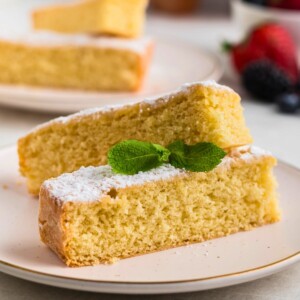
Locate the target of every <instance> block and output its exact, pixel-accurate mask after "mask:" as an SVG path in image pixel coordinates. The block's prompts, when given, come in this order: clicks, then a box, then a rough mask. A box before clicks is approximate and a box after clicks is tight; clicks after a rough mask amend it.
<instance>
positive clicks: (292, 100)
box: [276, 93, 300, 114]
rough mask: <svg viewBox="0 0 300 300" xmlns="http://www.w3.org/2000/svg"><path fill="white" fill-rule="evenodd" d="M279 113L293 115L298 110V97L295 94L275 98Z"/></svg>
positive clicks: (299, 105) (299, 98)
mask: <svg viewBox="0 0 300 300" xmlns="http://www.w3.org/2000/svg"><path fill="white" fill-rule="evenodd" d="M276 103H277V104H278V108H279V111H281V112H283V113H288V114H293V113H295V112H297V110H298V109H299V108H300V96H299V95H297V94H296V93H286V94H281V95H279V96H277V97H276Z"/></svg>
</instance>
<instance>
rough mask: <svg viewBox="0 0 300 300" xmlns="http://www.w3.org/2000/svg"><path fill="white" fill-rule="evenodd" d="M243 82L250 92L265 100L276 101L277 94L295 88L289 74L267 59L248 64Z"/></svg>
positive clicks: (243, 74) (243, 75)
mask: <svg viewBox="0 0 300 300" xmlns="http://www.w3.org/2000/svg"><path fill="white" fill-rule="evenodd" d="M242 82H243V85H244V87H245V88H246V89H247V90H248V91H249V93H250V94H252V95H253V96H254V97H256V98H258V99H260V100H263V101H265V102H274V99H275V97H276V96H278V95H280V94H284V93H286V92H289V91H292V90H293V83H292V81H291V80H290V78H289V77H288V75H286V74H285V73H284V72H283V71H282V70H281V69H279V68H278V67H276V65H274V64H273V63H272V62H270V61H269V60H265V59H264V60H258V61H255V62H253V63H250V64H249V65H247V66H246V67H245V69H244V71H243V73H242Z"/></svg>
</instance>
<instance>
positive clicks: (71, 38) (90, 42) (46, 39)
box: [0, 29, 152, 53]
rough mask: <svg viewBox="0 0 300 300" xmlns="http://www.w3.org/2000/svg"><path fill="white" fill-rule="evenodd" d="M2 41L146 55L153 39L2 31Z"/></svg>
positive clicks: (0, 33)
mask: <svg viewBox="0 0 300 300" xmlns="http://www.w3.org/2000/svg"><path fill="white" fill-rule="evenodd" d="M0 39H1V40H5V41H7V42H10V43H21V44H26V45H29V46H34V47H35V46H37V47H57V46H59V47H61V46H76V47H78V46H79V47H84V46H90V47H97V48H113V49H126V50H130V51H133V52H136V53H145V51H146V50H147V48H148V47H149V45H150V44H151V43H152V39H151V38H149V37H143V38H138V39H125V38H116V37H103V36H99V37H97V36H91V35H86V34H61V33H56V32H52V31H46V30H45V31H44V30H42V31H32V32H25V33H23V32H14V33H13V34H12V32H10V31H7V30H6V31H4V30H1V29H0Z"/></svg>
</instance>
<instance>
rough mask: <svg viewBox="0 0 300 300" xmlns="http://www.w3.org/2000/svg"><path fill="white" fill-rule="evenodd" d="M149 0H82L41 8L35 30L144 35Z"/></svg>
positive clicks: (36, 15) (37, 15)
mask: <svg viewBox="0 0 300 300" xmlns="http://www.w3.org/2000/svg"><path fill="white" fill-rule="evenodd" d="M147 4H148V0H125V1H124V0H81V1H76V2H73V3H69V4H60V5H54V6H50V7H45V8H40V9H37V10H36V11H35V12H34V13H33V16H32V19H33V26H34V28H35V29H47V30H53V31H57V32H62V33H93V34H109V35H116V36H122V37H131V38H132V37H139V36H141V35H142V32H143V27H144V20H145V10H146V7H147Z"/></svg>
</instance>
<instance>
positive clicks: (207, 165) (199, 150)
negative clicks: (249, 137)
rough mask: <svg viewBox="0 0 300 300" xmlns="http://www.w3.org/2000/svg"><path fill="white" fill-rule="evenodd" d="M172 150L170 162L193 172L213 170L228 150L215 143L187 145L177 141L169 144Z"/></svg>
mask: <svg viewBox="0 0 300 300" xmlns="http://www.w3.org/2000/svg"><path fill="white" fill-rule="evenodd" d="M168 149H169V150H170V152H171V155H170V157H169V161H170V164H171V165H172V166H174V167H176V168H182V169H186V170H189V171H193V172H208V171H210V170H213V169H214V168H215V167H216V166H217V165H218V164H219V163H220V162H221V161H222V158H223V157H224V156H225V155H226V152H225V151H224V150H223V149H221V148H219V147H218V146H216V145H215V144H213V143H206V142H203V143H198V144H195V145H186V144H184V142H183V141H176V142H174V143H172V144H170V145H169V146H168Z"/></svg>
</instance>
